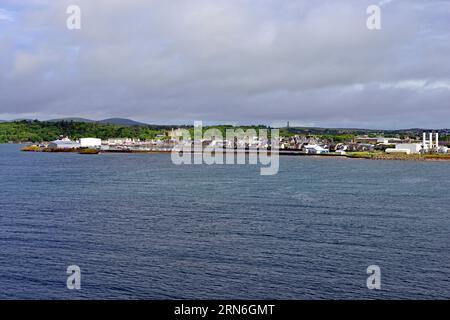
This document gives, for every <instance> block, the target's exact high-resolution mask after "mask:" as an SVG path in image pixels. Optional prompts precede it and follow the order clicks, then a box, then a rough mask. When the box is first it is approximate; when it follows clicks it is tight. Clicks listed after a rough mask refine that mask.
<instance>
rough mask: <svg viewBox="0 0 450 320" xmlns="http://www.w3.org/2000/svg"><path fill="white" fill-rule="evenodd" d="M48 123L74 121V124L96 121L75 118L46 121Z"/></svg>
mask: <svg viewBox="0 0 450 320" xmlns="http://www.w3.org/2000/svg"><path fill="white" fill-rule="evenodd" d="M46 121H47V122H61V121H67V122H70V121H73V122H95V121H94V120H90V119H85V118H77V117H73V118H59V119H50V120H46Z"/></svg>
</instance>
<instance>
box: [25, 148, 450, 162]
mask: <svg viewBox="0 0 450 320" xmlns="http://www.w3.org/2000/svg"><path fill="white" fill-rule="evenodd" d="M20 150H21V151H22V152H46V153H79V154H92V155H96V154H102V153H123V154H125V153H134V154H169V153H171V152H172V151H171V150H97V152H94V151H92V150H91V149H89V150H88V151H87V152H86V151H84V150H86V149H84V150H83V149H81V150H80V149H68V150H55V149H49V148H41V147H38V146H25V147H22V148H21V149H20ZM233 151H234V153H235V154H236V153H246V154H249V153H250V152H251V151H249V150H233ZM254 152H256V153H258V151H256V150H255V151H254ZM191 153H195V151H192V152H191ZM278 153H279V155H280V156H297V157H314V158H335V159H362V160H390V161H421V162H430V161H433V162H447V161H450V155H435V154H425V155H417V154H410V155H406V154H386V153H377V152H374V153H370V152H355V153H347V154H333V153H330V154H306V153H301V152H299V151H297V150H279V151H278ZM269 154H270V151H269Z"/></svg>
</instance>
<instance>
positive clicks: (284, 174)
mask: <svg viewBox="0 0 450 320" xmlns="http://www.w3.org/2000/svg"><path fill="white" fill-rule="evenodd" d="M18 150H19V146H17V145H0V181H1V192H0V298H1V299H12V298H20V299H59V298H62V299H75V298H77V299H78V298H97V299H109V298H120V299H122V298H124V299H129V298H130V299H131V298H135V299H144V298H145V299H168V298H176V299H178V298H180V299H206V298H209V299H216V298H235V299H236V298H239V299H267V298H270V299H330V298H331V299H356V298H364V299H365V298H369V299H372V298H375V299H383V298H402V299H404V298H405V299H412V298H419V299H431V298H438V299H443V298H446V299H448V298H450V281H449V276H450V251H449V249H450V211H449V196H448V194H449V189H450V180H449V178H450V163H447V162H445V163H444V162H442V163H438V162H436V163H422V162H397V161H389V162H387V161H368V160H344V159H342V160H341V159H322V158H320V159H318V158H306V157H283V158H281V164H280V172H279V174H278V175H275V176H260V175H259V168H258V167H257V166H248V165H247V166H243V165H239V166H238V165H235V166H225V165H223V166H206V165H192V166H175V165H173V164H172V163H171V160H170V155H161V154H155V155H136V154H102V155H98V156H87V155H77V154H49V153H22V152H19V151H18ZM72 264H76V265H78V266H80V268H81V272H82V276H81V287H82V288H81V290H79V291H76V290H68V289H67V288H66V276H67V275H66V268H67V266H69V265H72ZM372 264H377V265H379V266H380V268H381V273H382V277H381V282H382V288H381V290H380V291H371V290H368V289H367V287H366V279H367V274H366V268H367V267H368V266H369V265H372Z"/></svg>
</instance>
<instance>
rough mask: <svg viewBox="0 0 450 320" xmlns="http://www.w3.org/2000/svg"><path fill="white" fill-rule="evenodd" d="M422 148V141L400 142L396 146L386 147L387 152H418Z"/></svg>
mask: <svg viewBox="0 0 450 320" xmlns="http://www.w3.org/2000/svg"><path fill="white" fill-rule="evenodd" d="M421 150H422V145H421V144H420V143H398V144H396V145H395V148H388V149H386V153H405V154H417V153H420V151H421Z"/></svg>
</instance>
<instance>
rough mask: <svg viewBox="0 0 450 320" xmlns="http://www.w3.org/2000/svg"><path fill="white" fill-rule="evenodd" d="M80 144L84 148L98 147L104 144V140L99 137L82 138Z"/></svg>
mask: <svg viewBox="0 0 450 320" xmlns="http://www.w3.org/2000/svg"><path fill="white" fill-rule="evenodd" d="M80 146H81V147H82V148H83V147H84V148H96V147H101V146H102V140H101V139H97V138H81V139H80Z"/></svg>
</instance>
